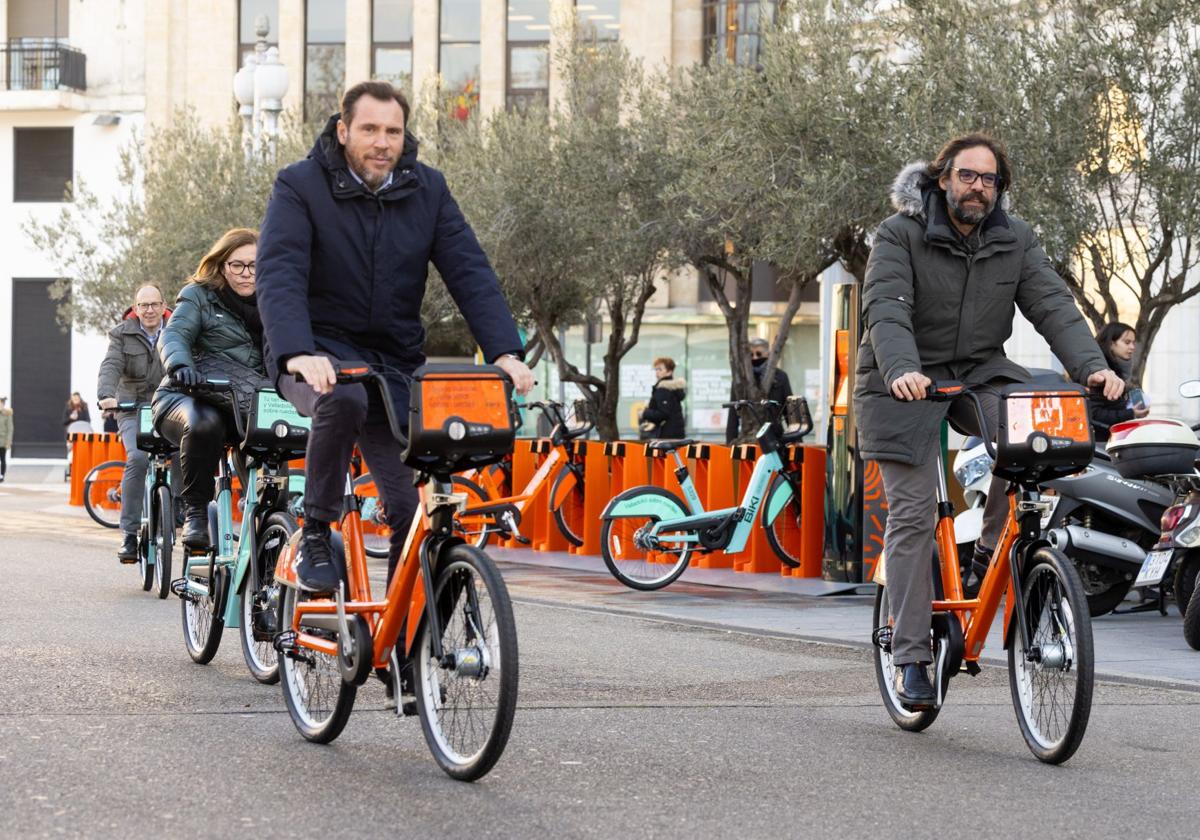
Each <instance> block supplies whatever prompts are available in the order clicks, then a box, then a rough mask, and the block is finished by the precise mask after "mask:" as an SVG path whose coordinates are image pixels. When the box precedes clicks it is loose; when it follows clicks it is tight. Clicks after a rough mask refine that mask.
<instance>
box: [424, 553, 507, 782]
mask: <svg viewBox="0 0 1200 840" xmlns="http://www.w3.org/2000/svg"><path fill="white" fill-rule="evenodd" d="M433 591H434V597H435V603H436V606H437V614H438V617H439V619H440V623H441V625H442V628H441V629H442V638H441V644H442V652H443V659H442V661H441V662H439V661H438V660H436V659H434V658H433V646H432V645H433V641H432V639H433V637H432V634H431V633H430V628H429V621H428V620H427V619H423V620H422V622H421V627H420V629H419V630H418V632H417V636H416V640H415V642H414V648H413V651H412V656H411V658H412V662H413V680H414V686H413V688H414V691H415V694H416V704H417V714H418V715H420V718H421V731H422V732H423V733H424V735H425V743H427V744H428V745H429V750H430V752H432V753H433V757H434V758H435V759H436V760H437V763H438V766H439V767H441V768H442V770H444V771H445V772H446V773H447V774H448V775H450V776H451V777H453V778H455V779H459V780H461V781H468V782H469V781H474V780H475V779H478V778H480V777H481V776H483V775H485V774H486V773H487V772H488V771H489V770H491V769H492V767H493V766H494V765H495V763H496V761H497V760H498V759H499V758H500V756H501V754H502V753H503V752H504V747H505V745H506V744H507V743H508V736H509V733H510V732H511V731H512V722H513V715H514V713H515V712H516V708H517V683H518V675H517V625H516V622H515V621H514V620H513V614H512V604H511V602H510V601H509V597H508V590H507V589H506V588H505V586H504V580H503V579H502V578H501V577H500V573H499V572H498V571H496V567H495V566H494V565H493V564H492V561H491V559H490V558H489V557H488V556H487V555H486V554H484V553H483V552H482V551H480V550H479V549H477V548H474V547H472V546H467V545H456V546H453V547H451V548H450V549H448V550H447V551H446V552H445V553H444V554H443V555H442V559H441V562H440V563H439V565H438V570H437V572H436V579H435V581H434V585H433Z"/></svg>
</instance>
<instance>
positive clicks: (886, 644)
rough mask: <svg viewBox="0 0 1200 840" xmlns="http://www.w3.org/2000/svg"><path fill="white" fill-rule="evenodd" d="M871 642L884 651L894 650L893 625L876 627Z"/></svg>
mask: <svg viewBox="0 0 1200 840" xmlns="http://www.w3.org/2000/svg"><path fill="white" fill-rule="evenodd" d="M871 644H873V645H875V647H877V648H879V649H880V650H882V651H883V652H884V653H891V652H892V628H891V625H887V626H884V627H876V628H875V631H874V632H873V633H871Z"/></svg>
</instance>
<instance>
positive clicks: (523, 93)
mask: <svg viewBox="0 0 1200 840" xmlns="http://www.w3.org/2000/svg"><path fill="white" fill-rule="evenodd" d="M549 94H550V0H512V2H511V3H509V4H508V91H507V105H508V108H509V110H515V111H524V110H526V109H527V108H528V107H529V106H530V105H532V104H534V103H539V102H540V103H542V104H545V103H546V102H547V101H548V100H549Z"/></svg>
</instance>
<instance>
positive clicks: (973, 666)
mask: <svg viewBox="0 0 1200 840" xmlns="http://www.w3.org/2000/svg"><path fill="white" fill-rule="evenodd" d="M962 669H963V670H964V671H966V672H967V673H968V674H970V675H971V676H972V677H975V676H978V675H979V674H980V673H981V671H982V669H981V668H980V667H979V663H978V662H975V661H974V660H971V659H967V660H964V661H963V664H962Z"/></svg>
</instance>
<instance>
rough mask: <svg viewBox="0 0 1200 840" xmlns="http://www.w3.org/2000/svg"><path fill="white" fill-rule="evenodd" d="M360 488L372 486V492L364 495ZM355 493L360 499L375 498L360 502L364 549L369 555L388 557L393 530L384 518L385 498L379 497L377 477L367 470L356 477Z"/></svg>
mask: <svg viewBox="0 0 1200 840" xmlns="http://www.w3.org/2000/svg"><path fill="white" fill-rule="evenodd" d="M360 488H363V489H366V488H370V489H371V491H372V492H370V493H367V494H365V495H364V494H363V493H360V492H359V489H360ZM354 494H355V495H356V496H358V497H359V499H372V500H374V501H372V502H368V503H360V504H361V505H362V508H363V510H362V514H363V516H362V523H363V529H362V535H363V550H364V551H365V552H366V553H367V556H368V557H376V558H379V557H387V556H388V551H389V550H390V548H391V535H392V530H391V529H390V528H388V527H387V522H386V521H385V520H384V519H383V500H382V499H380V498H379V488H377V487H376V486H375V477H374V476H372V475H371V474H370V473H369V472H365V473H363V474H362V475H360V476H359V477H358V478H356V479H354Z"/></svg>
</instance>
